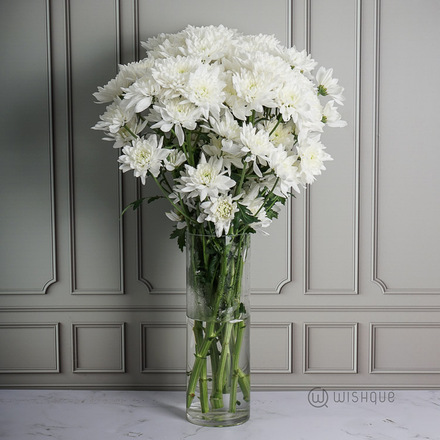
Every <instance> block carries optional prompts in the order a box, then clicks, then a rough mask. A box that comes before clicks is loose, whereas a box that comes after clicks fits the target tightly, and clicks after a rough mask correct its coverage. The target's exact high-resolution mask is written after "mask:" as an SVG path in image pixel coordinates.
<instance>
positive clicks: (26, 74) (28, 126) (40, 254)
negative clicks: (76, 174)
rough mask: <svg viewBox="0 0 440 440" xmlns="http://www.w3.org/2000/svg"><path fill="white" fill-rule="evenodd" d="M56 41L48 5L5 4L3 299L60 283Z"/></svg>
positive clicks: (0, 12)
mask: <svg viewBox="0 0 440 440" xmlns="http://www.w3.org/2000/svg"><path fill="white" fill-rule="evenodd" d="M49 38H50V16H49V9H48V1H44V0H38V1H34V2H28V1H17V2H2V3H1V5H0V58H1V60H2V69H1V71H0V81H1V83H2V84H3V92H2V95H3V99H4V103H5V104H4V105H3V108H2V110H1V117H0V133H1V141H0V143H1V153H2V160H1V161H0V188H1V189H0V203H1V216H0V231H1V232H0V240H1V246H0V262H1V264H0V293H46V290H47V288H48V286H49V285H50V284H52V283H53V282H55V278H56V273H55V247H54V246H55V244H54V238H55V223H54V222H55V219H54V198H53V197H54V196H53V191H54V188H53V135H52V101H51V100H52V76H51V73H52V72H51V69H52V65H51V54H50V39H49Z"/></svg>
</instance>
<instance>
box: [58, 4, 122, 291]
mask: <svg viewBox="0 0 440 440" xmlns="http://www.w3.org/2000/svg"><path fill="white" fill-rule="evenodd" d="M64 2H65V3H64V5H65V17H64V20H65V29H66V33H65V53H66V60H65V64H66V106H67V108H66V115H67V150H68V176H69V177H68V199H69V219H70V221H69V237H70V240H69V244H70V248H69V251H70V277H71V280H70V283H71V292H70V293H71V294H74V295H96V294H99V295H115V294H116V295H120V294H123V293H124V263H123V260H124V256H123V250H124V245H123V221H122V219H121V221H120V222H119V237H118V239H119V286H118V288H116V289H114V290H109V289H103V290H101V289H94V288H91V289H87V288H79V287H78V280H77V276H78V274H77V267H76V266H77V265H76V258H77V255H76V223H75V194H74V188H75V166H74V145H75V136H74V130H73V125H74V122H73V119H74V118H73V95H74V94H73V70H72V39H71V27H72V23H71V13H70V11H71V6H70V4H71V0H64ZM113 2H114V5H113V7H114V12H115V23H114V25H115V31H116V32H115V34H116V35H115V70H116V71H117V69H118V65H119V64H120V63H121V20H120V4H119V2H120V0H113ZM117 176H118V177H117V179H118V200H119V212H122V209H123V208H122V207H123V200H122V198H123V195H122V194H123V188H122V176H121V173H120V172H119V171H118V174H117Z"/></svg>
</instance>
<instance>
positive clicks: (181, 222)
mask: <svg viewBox="0 0 440 440" xmlns="http://www.w3.org/2000/svg"><path fill="white" fill-rule="evenodd" d="M165 215H166V216H167V217H168V218H169V219H170V220H171V221H172V222H176V223H177V225H176V228H177V229H183V228H184V227H185V226H186V222H185V218H184V217H183V215H182V214H180V213H179V212H176V211H170V212H166V213H165Z"/></svg>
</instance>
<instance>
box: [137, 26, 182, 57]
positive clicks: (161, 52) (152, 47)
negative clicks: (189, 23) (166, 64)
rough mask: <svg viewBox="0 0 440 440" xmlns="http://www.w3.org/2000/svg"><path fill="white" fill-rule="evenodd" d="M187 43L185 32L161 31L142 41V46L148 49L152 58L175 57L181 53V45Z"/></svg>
mask: <svg viewBox="0 0 440 440" xmlns="http://www.w3.org/2000/svg"><path fill="white" fill-rule="evenodd" d="M184 44H185V38H184V35H183V32H178V33H176V34H165V33H161V34H159V35H157V36H155V37H151V38H149V39H148V40H147V41H146V42H141V46H142V47H143V48H144V49H146V50H147V51H148V56H149V57H151V58H152V59H160V58H168V57H175V56H177V55H180V54H181V47H182V46H183V45H184Z"/></svg>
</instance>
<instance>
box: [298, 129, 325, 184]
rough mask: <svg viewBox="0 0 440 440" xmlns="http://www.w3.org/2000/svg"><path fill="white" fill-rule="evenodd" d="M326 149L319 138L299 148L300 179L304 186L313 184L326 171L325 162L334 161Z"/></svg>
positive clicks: (306, 141)
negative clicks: (316, 177)
mask: <svg viewBox="0 0 440 440" xmlns="http://www.w3.org/2000/svg"><path fill="white" fill-rule="evenodd" d="M324 149H325V147H324V145H322V144H321V142H319V136H316V137H312V138H309V139H306V140H305V141H304V142H303V144H302V145H301V146H299V147H298V157H299V159H300V166H299V171H300V173H299V178H300V179H301V181H302V183H303V184H306V183H309V184H310V183H313V181H314V180H315V176H317V175H319V174H321V171H322V170H325V169H326V168H325V166H324V162H325V161H328V160H333V159H332V157H331V156H330V154H328V153H326V152H325V151H324Z"/></svg>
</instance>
